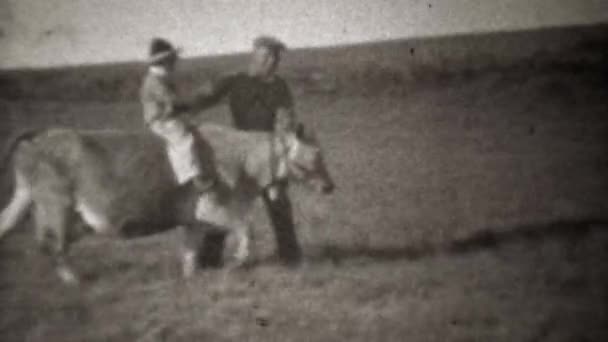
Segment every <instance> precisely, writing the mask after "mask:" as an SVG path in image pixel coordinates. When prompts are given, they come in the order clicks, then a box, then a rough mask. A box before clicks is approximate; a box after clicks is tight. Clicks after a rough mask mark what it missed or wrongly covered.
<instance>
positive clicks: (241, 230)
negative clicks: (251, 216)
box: [233, 223, 253, 267]
mask: <svg viewBox="0 0 608 342" xmlns="http://www.w3.org/2000/svg"><path fill="white" fill-rule="evenodd" d="M233 233H234V235H235V237H236V250H235V253H234V259H235V266H236V267H242V266H247V264H248V263H249V262H250V261H251V258H252V257H251V255H252V241H253V229H251V225H250V224H247V223H242V224H240V225H239V226H238V228H237V229H235V230H234V232H233Z"/></svg>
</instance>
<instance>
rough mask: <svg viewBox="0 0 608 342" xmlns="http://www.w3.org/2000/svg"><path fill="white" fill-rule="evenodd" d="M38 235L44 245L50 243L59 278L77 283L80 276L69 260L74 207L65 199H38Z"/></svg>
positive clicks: (50, 250)
mask: <svg viewBox="0 0 608 342" xmlns="http://www.w3.org/2000/svg"><path fill="white" fill-rule="evenodd" d="M35 207H36V211H35V219H36V237H37V240H38V241H39V243H41V244H42V245H43V246H44V245H45V244H47V243H48V250H49V252H50V253H51V256H52V258H53V263H54V267H55V271H56V272H57V275H58V276H59V278H60V279H61V280H62V281H63V282H64V283H66V284H68V285H77V284H78V283H79V280H78V276H77V275H76V273H75V272H74V271H73V270H72V268H71V266H70V265H69V262H68V260H67V252H68V247H69V246H68V245H69V241H68V236H67V235H68V229H70V228H71V224H72V223H73V221H74V220H73V219H74V212H73V211H72V208H71V207H70V206H68V205H66V203H65V202H64V201H63V203H62V201H57V202H55V201H51V200H50V199H49V200H45V201H36V203H35Z"/></svg>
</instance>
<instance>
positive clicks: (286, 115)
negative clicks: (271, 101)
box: [274, 107, 296, 133]
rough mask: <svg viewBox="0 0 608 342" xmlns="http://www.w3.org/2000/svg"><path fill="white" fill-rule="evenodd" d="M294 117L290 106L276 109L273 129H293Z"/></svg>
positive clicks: (278, 130) (282, 131)
mask: <svg viewBox="0 0 608 342" xmlns="http://www.w3.org/2000/svg"><path fill="white" fill-rule="evenodd" d="M295 126H296V118H295V112H294V110H293V109H292V108H284V107H281V108H279V109H277V111H276V113H275V118H274V131H275V132H277V133H285V132H289V131H293V130H295Z"/></svg>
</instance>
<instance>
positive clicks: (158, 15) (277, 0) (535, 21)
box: [0, 0, 608, 69]
mask: <svg viewBox="0 0 608 342" xmlns="http://www.w3.org/2000/svg"><path fill="white" fill-rule="evenodd" d="M598 22H608V0H290V1H288V0H204V1H203V0H0V69H6V68H18V67H47V66H62V65H74V64H90V63H104V62H117V61H127V60H140V59H143V58H145V56H146V53H147V48H148V44H149V41H150V39H151V38H152V37H155V36H161V37H166V38H168V39H170V40H171V41H173V42H175V43H176V45H178V46H180V47H182V48H183V51H184V55H186V56H200V55H216V54H225V53H233V52H242V51H246V50H248V49H249V48H250V46H251V41H252V39H253V38H255V37H256V36H257V35H260V34H272V35H275V36H277V37H279V38H281V39H282V40H284V41H285V42H286V43H287V45H288V46H289V47H311V46H330V45H339V44H350V43H357V42H368V41H376V40H388V39H398V38H407V37H425V36H436V35H447V34H455V33H474V32H490V31H501V30H518V29H530V28H539V27H549V26H566V25H576V24H590V23H598Z"/></svg>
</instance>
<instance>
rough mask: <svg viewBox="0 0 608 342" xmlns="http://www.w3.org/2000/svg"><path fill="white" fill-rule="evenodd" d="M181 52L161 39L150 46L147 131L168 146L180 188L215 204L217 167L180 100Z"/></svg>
mask: <svg viewBox="0 0 608 342" xmlns="http://www.w3.org/2000/svg"><path fill="white" fill-rule="evenodd" d="M177 60H178V50H176V49H175V48H174V47H173V45H172V44H171V43H169V42H168V41H167V40H165V39H162V38H154V39H153V40H152V43H151V44H150V52H149V59H148V64H149V67H148V71H147V73H146V75H145V77H144V80H143V84H142V86H141V89H140V101H141V104H142V107H143V116H144V122H145V124H146V127H147V128H149V129H150V130H151V131H152V132H154V133H155V134H156V135H158V136H160V137H161V138H162V139H163V140H164V141H165V143H166V147H167V153H168V156H169V161H170V163H171V167H172V169H173V172H174V175H175V178H176V180H177V182H178V184H180V185H185V186H189V187H191V188H194V189H195V190H196V191H197V192H198V193H200V197H201V199H206V200H207V201H208V203H209V204H215V203H216V200H217V198H216V197H217V196H216V194H215V191H214V185H215V183H216V174H215V172H216V171H215V164H214V161H213V160H212V159H211V158H205V159H204V160H203V159H202V158H203V157H205V153H204V151H201V150H200V148H201V145H202V141H201V140H200V139H199V138H198V136H197V135H196V134H194V131H193V129H192V128H191V127H190V126H189V125H188V123H187V122H186V121H185V120H184V118H181V117H179V116H178V115H180V114H183V113H185V112H186V111H187V110H188V109H189V106H188V105H187V104H185V103H184V102H180V101H178V99H177V96H176V92H175V85H174V81H173V78H174V71H175V66H176V63H177Z"/></svg>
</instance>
